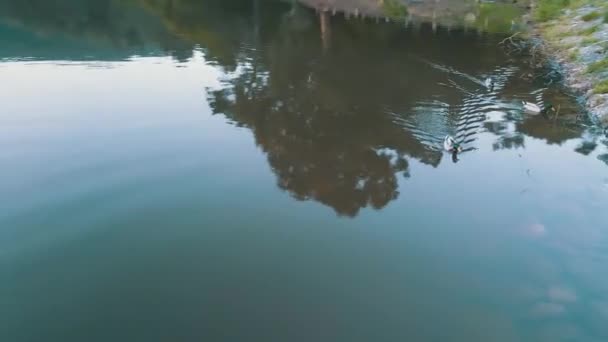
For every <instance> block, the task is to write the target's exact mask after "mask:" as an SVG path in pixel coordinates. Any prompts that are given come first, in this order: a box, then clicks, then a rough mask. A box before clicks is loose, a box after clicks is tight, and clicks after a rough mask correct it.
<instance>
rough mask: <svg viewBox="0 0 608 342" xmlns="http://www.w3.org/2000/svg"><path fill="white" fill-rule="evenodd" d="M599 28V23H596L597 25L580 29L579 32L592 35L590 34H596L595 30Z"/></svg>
mask: <svg viewBox="0 0 608 342" xmlns="http://www.w3.org/2000/svg"><path fill="white" fill-rule="evenodd" d="M599 29H600V27H599V25H595V26H591V27H590V28H588V29H585V30H582V31H580V32H579V34H580V35H582V36H590V35H592V34H594V33H595V32H597V30H599Z"/></svg>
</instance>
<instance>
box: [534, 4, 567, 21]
mask: <svg viewBox="0 0 608 342" xmlns="http://www.w3.org/2000/svg"><path fill="white" fill-rule="evenodd" d="M569 5H570V0H539V1H538V3H537V7H536V11H535V13H534V17H535V18H536V20H538V21H548V20H551V19H555V18H557V17H558V16H559V15H560V13H561V12H562V10H563V9H564V8H566V7H568V6H569Z"/></svg>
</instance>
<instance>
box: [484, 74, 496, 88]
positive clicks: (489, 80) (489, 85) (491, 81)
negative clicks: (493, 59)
mask: <svg viewBox="0 0 608 342" xmlns="http://www.w3.org/2000/svg"><path fill="white" fill-rule="evenodd" d="M484 84H485V86H486V88H488V90H490V91H494V79H493V78H492V77H488V78H486V80H485V81H484Z"/></svg>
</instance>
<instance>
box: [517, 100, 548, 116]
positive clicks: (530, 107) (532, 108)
mask: <svg viewBox="0 0 608 342" xmlns="http://www.w3.org/2000/svg"><path fill="white" fill-rule="evenodd" d="M521 103H522V104H523V105H524V109H525V110H526V111H528V112H530V113H536V114H538V113H542V114H546V113H547V112H548V111H552V112H555V107H553V105H552V104H550V103H548V104H547V105H546V106H545V108H540V106H539V105H537V104H535V103H531V102H526V101H522V102H521Z"/></svg>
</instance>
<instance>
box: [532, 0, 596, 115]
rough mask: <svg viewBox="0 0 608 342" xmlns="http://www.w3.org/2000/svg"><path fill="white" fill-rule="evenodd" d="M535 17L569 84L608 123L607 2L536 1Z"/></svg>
mask: <svg viewBox="0 0 608 342" xmlns="http://www.w3.org/2000/svg"><path fill="white" fill-rule="evenodd" d="M533 17H534V19H535V21H536V23H537V25H536V26H537V29H538V31H539V33H540V34H541V36H542V37H543V38H544V40H545V41H546V42H547V44H548V46H549V47H550V49H551V50H552V52H551V53H552V55H554V56H556V57H557V59H558V60H559V61H560V62H561V63H562V65H564V69H565V78H566V81H567V83H568V84H569V85H570V86H571V87H572V88H573V89H575V90H577V91H578V92H579V93H581V94H582V95H584V98H585V100H586V104H587V107H588V109H589V111H590V112H591V113H592V114H594V116H596V117H598V118H600V119H601V120H602V121H603V122H604V123H605V124H608V1H606V0H537V2H536V4H535V7H534V11H533Z"/></svg>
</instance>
